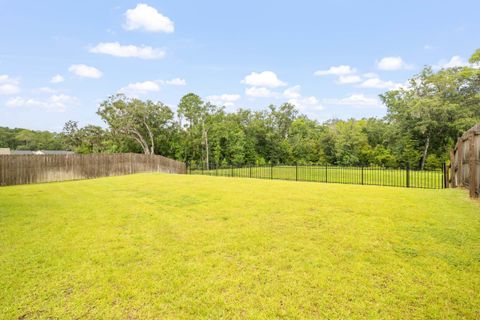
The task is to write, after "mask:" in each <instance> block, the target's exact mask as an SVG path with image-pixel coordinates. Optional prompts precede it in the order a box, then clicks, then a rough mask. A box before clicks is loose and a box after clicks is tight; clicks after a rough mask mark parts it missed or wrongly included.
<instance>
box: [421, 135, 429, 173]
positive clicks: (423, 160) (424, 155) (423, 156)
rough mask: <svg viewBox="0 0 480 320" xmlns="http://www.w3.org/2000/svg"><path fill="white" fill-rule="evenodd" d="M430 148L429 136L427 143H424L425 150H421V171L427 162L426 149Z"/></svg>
mask: <svg viewBox="0 0 480 320" xmlns="http://www.w3.org/2000/svg"><path fill="white" fill-rule="evenodd" d="M429 146H430V134H429V135H428V136H427V141H426V142H425V149H424V150H423V155H422V165H421V169H422V170H423V169H424V168H425V162H426V161H427V154H428V147H429Z"/></svg>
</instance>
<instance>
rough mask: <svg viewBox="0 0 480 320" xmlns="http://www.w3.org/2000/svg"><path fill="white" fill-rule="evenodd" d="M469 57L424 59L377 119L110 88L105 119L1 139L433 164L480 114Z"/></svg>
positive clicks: (6, 132) (2, 132) (7, 132)
mask: <svg viewBox="0 0 480 320" xmlns="http://www.w3.org/2000/svg"><path fill="white" fill-rule="evenodd" d="M469 62H470V65H468V66H463V67H455V68H447V69H441V70H438V71H434V70H432V68H430V67H426V68H424V69H423V70H422V71H421V72H420V73H419V74H417V75H415V76H414V77H412V78H411V79H410V80H409V85H408V86H405V87H404V88H400V89H397V90H391V91H388V92H386V93H384V94H382V95H380V98H381V100H382V101H383V103H384V104H385V106H386V107H387V115H386V116H385V117H384V118H382V119H377V118H368V119H359V120H356V119H349V120H338V119H332V120H329V121H327V122H324V123H319V122H318V121H315V120H312V119H309V118H308V117H306V116H305V115H302V114H300V113H299V111H298V110H297V109H296V108H295V106H294V105H292V104H289V103H285V104H282V105H280V106H273V105H271V106H268V107H267V108H266V109H265V110H262V111H251V110H246V109H239V110H237V111H235V112H226V111H225V108H224V107H222V106H216V105H213V104H211V103H208V102H204V101H202V99H201V98H200V97H199V96H198V95H196V94H193V93H189V94H187V95H185V96H184V97H183V98H182V99H181V100H180V102H179V104H178V108H177V111H176V113H175V112H173V111H172V110H171V109H170V108H169V107H168V106H166V105H165V104H163V103H161V102H153V101H149V100H147V101H142V100H139V99H133V98H128V97H126V96H124V95H114V96H111V97H109V98H108V99H107V100H105V101H104V102H102V103H101V104H100V106H99V108H98V112H97V114H98V115H99V116H100V117H101V119H102V120H103V121H104V122H105V124H106V128H102V127H100V126H94V125H87V126H85V127H79V126H78V123H77V122H75V121H69V122H67V123H66V124H65V126H64V129H63V131H62V132H61V133H51V132H46V131H32V130H27V129H9V128H5V127H0V147H10V148H12V149H29V150H37V149H67V150H74V151H76V152H78V153H98V152H142V153H146V154H161V155H164V156H167V157H171V158H175V159H178V160H181V161H186V162H188V163H190V164H202V165H204V166H205V167H208V166H213V165H227V164H228V165H240V164H267V163H272V164H280V163H282V164H289V163H299V164H307V163H322V164H323V163H328V164H335V165H359V164H362V165H370V164H376V165H383V166H403V165H405V164H406V163H409V164H410V165H411V166H413V167H418V168H422V169H424V168H425V169H428V168H435V167H439V166H441V165H442V163H443V162H444V161H446V160H448V154H449V150H450V149H451V148H452V146H453V145H454V143H455V141H456V139H457V137H458V136H460V135H461V134H462V133H463V132H464V131H465V130H467V129H469V128H470V127H472V126H473V125H474V124H475V123H478V122H480V68H479V67H480V49H479V50H477V51H476V52H475V53H474V54H473V55H472V57H471V58H470V61H469Z"/></svg>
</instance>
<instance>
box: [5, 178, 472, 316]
mask: <svg viewBox="0 0 480 320" xmlns="http://www.w3.org/2000/svg"><path fill="white" fill-rule="evenodd" d="M0 266H1V267H0V317H1V318H4V319H17V318H19V319H37V318H38V319H47V318H48V319H182V318H190V319H199V318H209V319H212V318H213V319H215V318H226V319H235V318H236V319H271V318H291V319H299V318H309V319H313V318H317V319H318V318H320V319H478V318H480V205H479V203H478V202H475V201H472V200H470V199H468V195H467V193H466V192H464V191H463V190H454V189H446V190H426V189H407V188H391V187H375V186H359V185H343V184H322V183H309V182H292V181H280V180H274V181H270V180H255V179H241V178H224V177H208V176H199V175H166V174H138V175H131V176H123V177H112V178H102V179H95V180H85V181H74V182H61V183H50V184H37V185H25V186H15V187H2V188H0Z"/></svg>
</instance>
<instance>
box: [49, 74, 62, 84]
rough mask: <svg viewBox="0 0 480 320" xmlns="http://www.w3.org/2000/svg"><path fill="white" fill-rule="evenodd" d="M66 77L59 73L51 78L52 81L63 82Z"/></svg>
mask: <svg viewBox="0 0 480 320" xmlns="http://www.w3.org/2000/svg"><path fill="white" fill-rule="evenodd" d="M64 80H65V79H64V78H63V77H62V76H61V75H59V74H56V75H54V76H53V77H52V79H50V83H60V82H63V81H64Z"/></svg>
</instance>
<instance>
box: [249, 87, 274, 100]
mask: <svg viewBox="0 0 480 320" xmlns="http://www.w3.org/2000/svg"><path fill="white" fill-rule="evenodd" d="M245 95H246V96H249V97H253V98H271V97H275V96H277V93H275V92H272V91H271V90H270V89H268V88H264V87H250V88H246V89H245Z"/></svg>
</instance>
